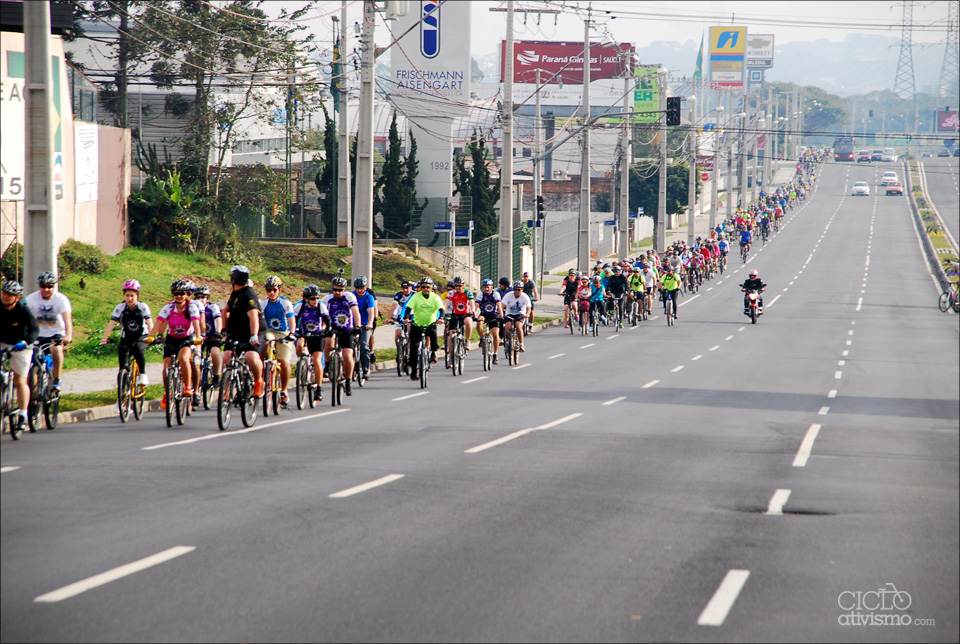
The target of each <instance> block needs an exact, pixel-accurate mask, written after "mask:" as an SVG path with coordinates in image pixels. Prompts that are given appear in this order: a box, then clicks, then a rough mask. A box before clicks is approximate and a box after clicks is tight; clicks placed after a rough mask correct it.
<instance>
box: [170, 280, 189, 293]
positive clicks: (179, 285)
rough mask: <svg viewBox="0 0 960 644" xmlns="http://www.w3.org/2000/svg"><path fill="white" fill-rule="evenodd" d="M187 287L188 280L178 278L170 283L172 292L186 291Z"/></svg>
mask: <svg viewBox="0 0 960 644" xmlns="http://www.w3.org/2000/svg"><path fill="white" fill-rule="evenodd" d="M187 287H188V284H187V280H177V281H175V282H174V283H173V284H171V285H170V292H171V293H176V292H177V291H186V290H187Z"/></svg>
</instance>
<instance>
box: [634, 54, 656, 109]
mask: <svg viewBox="0 0 960 644" xmlns="http://www.w3.org/2000/svg"><path fill="white" fill-rule="evenodd" d="M659 71H660V65H637V68H636V70H635V74H636V76H637V84H636V87H635V88H634V90H633V111H634V112H635V114H634V116H633V122H634V123H657V122H658V121H659V120H660V78H659V77H658V76H657V74H658V73H659Z"/></svg>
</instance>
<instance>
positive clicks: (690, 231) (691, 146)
mask: <svg viewBox="0 0 960 644" xmlns="http://www.w3.org/2000/svg"><path fill="white" fill-rule="evenodd" d="M689 100H690V102H691V103H692V104H691V106H690V131H689V132H688V133H687V150H688V151H689V153H690V166H689V168H688V172H687V245H688V246H693V242H694V241H695V239H694V238H695V233H696V231H695V230H694V228H695V226H696V221H695V220H696V213H695V212H694V210H695V209H696V205H697V129H696V123H695V118H696V116H697V114H696V104H697V97H696V95H694V96H691V97H690V99H689Z"/></svg>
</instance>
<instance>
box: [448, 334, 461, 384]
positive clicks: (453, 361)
mask: <svg viewBox="0 0 960 644" xmlns="http://www.w3.org/2000/svg"><path fill="white" fill-rule="evenodd" d="M448 339H449V342H448V343H447V355H448V356H449V358H448V360H447V364H448V365H449V367H448V368H449V369H450V372H451V375H453V377H456V376H457V339H458V338H457V336H455V335H451V336H450V337H449V338H448Z"/></svg>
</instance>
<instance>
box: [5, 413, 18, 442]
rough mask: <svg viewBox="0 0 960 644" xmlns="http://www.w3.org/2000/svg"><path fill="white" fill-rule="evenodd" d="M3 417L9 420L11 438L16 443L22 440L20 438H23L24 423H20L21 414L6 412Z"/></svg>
mask: <svg viewBox="0 0 960 644" xmlns="http://www.w3.org/2000/svg"><path fill="white" fill-rule="evenodd" d="M3 415H4V417H5V418H6V419H7V421H6V422H7V425H8V426H9V428H10V438H12V439H13V440H15V441H18V440H20V437H21V436H23V423H21V422H20V418H19V414H17V413H16V412H10V413H8V412H6V411H5V412H4V414H3Z"/></svg>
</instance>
